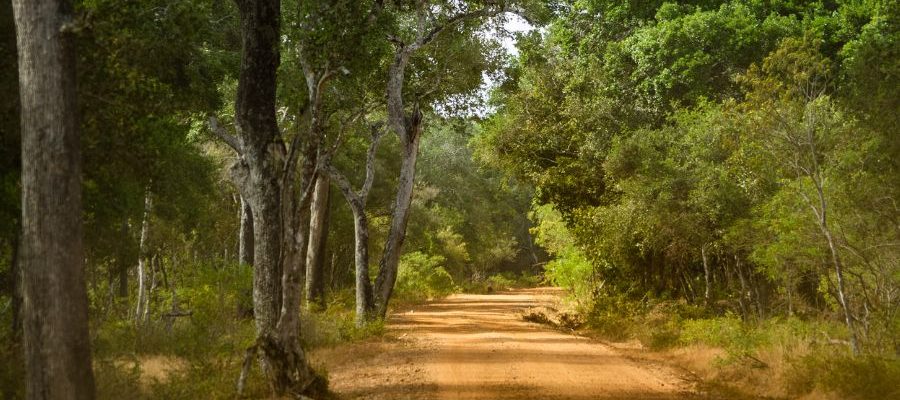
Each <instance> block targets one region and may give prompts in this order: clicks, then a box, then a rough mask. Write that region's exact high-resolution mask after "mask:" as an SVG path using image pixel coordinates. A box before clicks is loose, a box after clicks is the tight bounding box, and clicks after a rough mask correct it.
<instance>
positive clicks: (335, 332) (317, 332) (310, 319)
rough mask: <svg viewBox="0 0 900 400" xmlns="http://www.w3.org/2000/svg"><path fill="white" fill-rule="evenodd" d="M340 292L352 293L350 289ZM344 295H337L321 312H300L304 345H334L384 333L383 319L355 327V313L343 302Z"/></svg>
mask: <svg viewBox="0 0 900 400" xmlns="http://www.w3.org/2000/svg"><path fill="white" fill-rule="evenodd" d="M341 293H350V294H352V291H344V292H341ZM344 297H346V296H338V301H336V302H332V303H330V304H329V305H328V307H327V308H326V309H325V310H324V311H322V312H319V313H308V312H303V313H301V314H300V329H301V330H302V331H303V334H302V337H301V339H302V340H303V344H304V346H305V347H307V348H316V347H323V346H334V345H337V344H340V343H343V342H351V341H357V340H362V339H366V338H369V337H373V336H379V335H381V334H383V333H384V321H382V320H377V321H372V322H370V323H368V324H366V325H365V326H363V327H357V326H356V313H355V312H354V311H353V307H352V306H348V305H346V304H344V302H343V299H344ZM351 304H352V303H351Z"/></svg>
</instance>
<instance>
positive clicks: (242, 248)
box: [238, 196, 253, 265]
mask: <svg viewBox="0 0 900 400" xmlns="http://www.w3.org/2000/svg"><path fill="white" fill-rule="evenodd" d="M238 261H239V262H240V263H241V264H245V265H253V212H252V211H251V209H250V203H248V202H247V201H246V200H244V196H241V228H240V233H239V234H238Z"/></svg>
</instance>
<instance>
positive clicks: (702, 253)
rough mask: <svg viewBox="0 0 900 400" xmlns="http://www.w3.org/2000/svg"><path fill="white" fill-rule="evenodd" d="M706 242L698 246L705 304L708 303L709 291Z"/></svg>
mask: <svg viewBox="0 0 900 400" xmlns="http://www.w3.org/2000/svg"><path fill="white" fill-rule="evenodd" d="M706 246H707V245H706V244H705V243H704V244H703V245H702V246H700V256H701V257H702V258H703V282H704V284H705V287H704V289H703V301H704V302H705V303H706V304H709V292H710V282H709V260H707V257H706Z"/></svg>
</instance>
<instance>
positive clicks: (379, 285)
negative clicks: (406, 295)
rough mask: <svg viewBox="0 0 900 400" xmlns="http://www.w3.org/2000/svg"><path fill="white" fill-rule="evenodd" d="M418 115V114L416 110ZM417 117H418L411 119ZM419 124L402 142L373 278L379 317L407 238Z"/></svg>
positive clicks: (382, 312) (392, 287)
mask: <svg viewBox="0 0 900 400" xmlns="http://www.w3.org/2000/svg"><path fill="white" fill-rule="evenodd" d="M416 114H417V113H416ZM413 119H414V120H417V119H418V118H413ZM420 129H421V125H420V124H419V123H418V122H416V123H414V124H413V126H412V127H411V128H410V132H409V133H408V135H409V139H410V141H409V142H408V143H407V144H406V145H405V147H404V152H403V160H402V161H401V163H400V179H399V182H398V183H397V197H396V199H395V201H394V206H393V213H392V215H391V227H390V229H389V230H388V237H387V240H386V241H385V245H384V253H383V254H382V257H381V262H380V263H379V270H378V277H377V278H376V279H375V288H376V290H377V292H376V298H375V313H376V316H377V317H379V318H384V317H385V316H386V315H387V309H388V302H389V301H390V299H391V295H392V294H393V291H394V283H395V282H396V281H397V267H398V265H399V263H400V252H401V250H402V247H403V242H404V240H406V225H407V223H408V222H409V212H410V210H411V207H410V205H411V204H412V198H413V189H414V185H415V177H416V159H417V157H418V154H419V138H420V136H421V135H420V133H421V132H420Z"/></svg>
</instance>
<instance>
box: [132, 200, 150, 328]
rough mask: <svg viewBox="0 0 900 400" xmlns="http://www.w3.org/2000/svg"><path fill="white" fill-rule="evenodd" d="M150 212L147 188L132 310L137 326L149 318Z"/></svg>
mask: <svg viewBox="0 0 900 400" xmlns="http://www.w3.org/2000/svg"><path fill="white" fill-rule="evenodd" d="M152 211H153V197H152V195H151V193H150V187H149V186H148V187H147V189H146V191H145V193H144V217H143V219H142V220H141V241H140V245H139V246H140V247H139V250H138V251H139V254H140V255H139V256H138V270H137V279H138V290H137V306H136V307H135V310H134V321H135V323H138V324H140V323H142V322H144V321H145V320H146V319H147V317H148V316H149V314H148V313H147V303H148V302H149V297H148V296H147V268H148V265H147V261H148V260H147V257H148V251H147V240H149V236H150V213H151V212H152Z"/></svg>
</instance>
